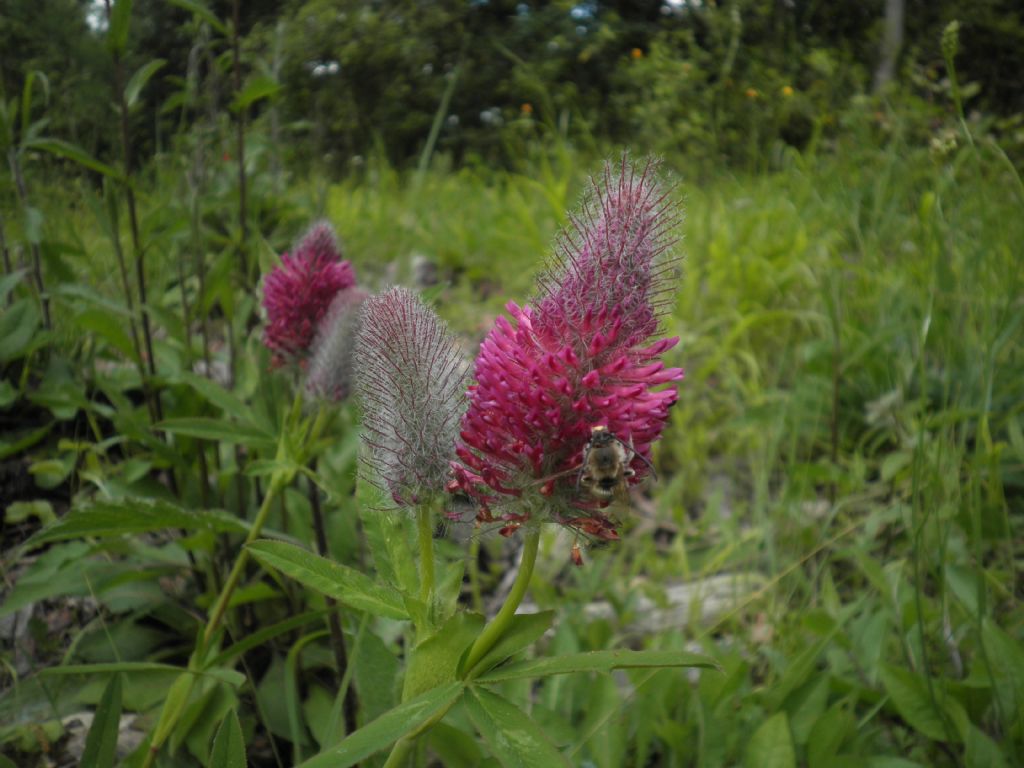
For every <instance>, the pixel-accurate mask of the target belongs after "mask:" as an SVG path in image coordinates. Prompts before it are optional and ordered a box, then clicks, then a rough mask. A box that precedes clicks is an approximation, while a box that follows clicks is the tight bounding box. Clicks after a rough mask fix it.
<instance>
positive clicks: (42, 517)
mask: <svg viewBox="0 0 1024 768" xmlns="http://www.w3.org/2000/svg"><path fill="white" fill-rule="evenodd" d="M30 517H34V518H36V519H38V520H39V522H40V523H42V524H43V525H47V524H49V523H52V522H53V521H54V520H56V519H57V515H56V513H55V512H54V511H53V505H52V504H50V502H48V501H42V500H37V501H16V502H14V503H13V504H10V505H9V506H8V507H7V509H5V510H4V520H6V521H7V523H8V525H10V524H12V523H23V522H25V521H26V520H28V519H29V518H30Z"/></svg>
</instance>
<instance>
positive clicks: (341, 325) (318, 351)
mask: <svg viewBox="0 0 1024 768" xmlns="http://www.w3.org/2000/svg"><path fill="white" fill-rule="evenodd" d="M368 297H369V294H368V293H367V292H366V291H363V290H360V289H359V288H356V287H354V286H353V287H351V288H342V289H341V290H340V291H338V293H337V295H336V296H335V297H334V300H333V301H332V302H331V306H330V307H329V308H328V310H327V314H326V315H324V319H323V320H322V321H320V326H319V328H318V329H317V333H316V337H315V338H314V339H313V344H312V346H311V347H310V356H309V370H308V372H307V374H306V391H307V392H308V393H309V394H311V395H312V396H313V397H316V398H319V399H322V400H329V401H331V402H335V403H337V402H340V401H341V400H344V399H345V398H347V397H348V396H349V394H351V392H352V380H353V370H354V368H353V357H354V355H355V347H356V338H357V337H358V334H359V328H360V325H361V324H362V313H361V310H362V307H363V302H365V301H366V299H367V298H368Z"/></svg>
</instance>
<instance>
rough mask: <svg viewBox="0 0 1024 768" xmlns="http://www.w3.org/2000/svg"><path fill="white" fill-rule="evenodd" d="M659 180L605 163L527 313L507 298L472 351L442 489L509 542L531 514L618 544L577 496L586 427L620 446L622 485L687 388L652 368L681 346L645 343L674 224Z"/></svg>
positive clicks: (661, 294)
mask: <svg viewBox="0 0 1024 768" xmlns="http://www.w3.org/2000/svg"><path fill="white" fill-rule="evenodd" d="M656 170H657V165H656V163H654V162H653V161H648V162H647V163H646V164H645V165H643V166H642V167H641V168H639V169H638V168H634V167H633V166H632V165H631V164H629V163H628V162H627V160H626V159H625V158H624V159H623V161H622V165H621V167H620V168H618V169H616V171H615V172H613V170H612V168H611V167H610V166H606V168H605V173H604V177H603V179H602V183H600V184H598V183H595V184H594V190H593V195H592V196H591V199H590V200H589V201H587V202H585V203H584V206H583V209H582V213H581V215H580V216H578V217H576V218H574V219H573V223H574V231H572V232H567V233H563V235H562V236H561V237H560V239H559V241H558V247H557V249H556V254H555V257H554V258H553V260H552V263H551V264H550V265H549V267H548V269H547V270H546V271H545V273H544V274H543V275H542V276H541V278H540V280H539V291H538V294H537V296H536V298H535V300H534V302H533V304H534V306H533V307H530V306H524V307H520V306H518V305H516V304H515V303H512V302H510V303H509V304H508V305H507V310H508V317H499V318H498V320H497V322H496V323H495V326H494V328H493V329H492V330H491V332H490V333H489V334H488V336H487V338H486V339H485V340H484V342H483V344H482V345H481V349H480V354H479V357H478V358H477V361H476V368H475V379H476V383H475V384H474V385H472V386H471V387H470V388H469V393H468V396H469V408H468V410H467V412H466V414H465V415H464V417H463V419H462V429H461V432H460V439H459V442H458V445H457V449H456V451H457V455H458V458H459V461H457V462H455V463H453V467H452V468H453V471H454V478H455V479H454V481H453V482H452V483H451V485H450V490H452V491H461V492H464V493H467V494H468V495H470V496H472V497H473V498H475V499H476V500H477V501H478V502H479V503H480V507H481V512H480V514H479V518H480V519H481V520H501V521H503V522H505V523H506V525H505V527H504V528H503V529H502V532H503V533H505V534H510V533H512V532H513V531H514V530H515V529H516V528H518V527H519V526H520V525H521V524H522V523H524V522H525V521H527V520H529V519H532V518H535V517H540V519H548V520H552V521H554V522H557V523H561V524H563V525H567V526H569V527H570V528H573V529H575V530H577V531H579V532H581V533H583V534H585V535H587V536H591V537H596V538H602V539H614V538H617V537H618V533H617V531H616V526H615V523H614V522H613V521H611V520H610V519H609V518H608V517H606V516H605V515H604V514H603V512H602V511H601V510H602V509H603V508H604V507H606V506H607V504H608V502H607V500H606V499H602V498H599V497H593V496H589V497H588V495H587V494H586V493H584V492H582V491H581V488H580V482H579V480H580V476H581V473H580V470H581V468H582V463H583V454H584V450H585V448H586V446H587V445H588V443H589V442H590V441H591V439H592V437H593V435H594V434H595V433H594V431H593V430H594V428H595V427H603V428H604V429H605V430H607V432H609V433H611V434H612V435H614V436H615V438H616V439H617V440H618V441H621V442H620V443H618V444H619V445H622V446H623V447H624V448H628V451H626V452H625V453H626V455H627V456H629V458H630V467H629V469H630V470H631V472H629V473H628V482H630V483H636V482H639V481H640V480H641V479H642V478H643V477H644V476H645V475H646V474H647V473H648V472H649V461H650V451H651V446H652V444H653V443H654V442H655V441H657V440H658V438H659V437H660V436H661V433H662V430H663V429H664V427H665V423H666V421H667V419H668V415H669V408H670V407H671V406H672V405H673V404H674V403H675V401H676V398H677V393H676V390H675V386H674V382H676V381H678V380H680V379H682V378H683V371H682V370H681V369H679V368H668V367H666V366H665V364H664V363H663V362H662V360H661V359H660V358H661V355H662V354H663V353H664V352H666V351H667V350H668V349H670V348H672V347H673V346H675V344H676V343H678V338H671V339H657V340H654V339H652V337H653V336H654V335H655V333H656V332H657V328H658V321H659V317H660V315H661V314H662V313H663V311H664V309H665V307H666V304H667V301H666V300H667V297H668V296H669V295H670V293H671V290H672V286H671V284H670V282H669V280H668V277H669V275H671V274H672V271H673V265H672V263H671V260H670V259H667V258H666V253H667V250H668V249H669V247H670V246H671V245H672V244H673V243H674V241H673V239H672V238H671V232H672V229H673V227H674V226H675V224H676V223H677V220H678V214H677V212H676V209H675V208H674V206H673V203H672V201H671V199H670V197H669V194H668V192H667V191H666V190H665V189H664V188H663V187H662V186H661V184H660V183H659V182H658V180H657V179H656ZM630 454H631V455H630Z"/></svg>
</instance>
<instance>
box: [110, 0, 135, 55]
mask: <svg viewBox="0 0 1024 768" xmlns="http://www.w3.org/2000/svg"><path fill="white" fill-rule="evenodd" d="M131 19H132V2H131V0H114V7H113V8H111V10H110V27H109V28H108V30H107V46H108V47H109V48H110V50H111V52H113V53H114V54H117V55H120V54H122V53H124V50H125V48H127V47H128V29H129V27H130V26H131Z"/></svg>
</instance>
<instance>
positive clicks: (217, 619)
mask: <svg viewBox="0 0 1024 768" xmlns="http://www.w3.org/2000/svg"><path fill="white" fill-rule="evenodd" d="M285 485H287V482H286V480H285V477H284V476H283V475H281V474H278V473H275V474H274V475H273V476H272V477H271V479H270V487H269V488H268V489H267V495H266V496H264V497H263V505H262V506H261V507H260V511H259V512H257V513H256V519H255V520H253V522H252V527H251V528H250V529H249V535H248V536H246V537H245V542H244V543H243V544H242V549H241V551H240V552H239V553H238V557H237V558H236V559H235V564H234V566H233V567H232V568H231V573H229V574H228V579H227V581H226V582H224V586H223V587H222V588H221V590H220V595H219V596H218V597H217V602H216V603H215V604H214V607H213V611H212V612H211V613H210V618H209V620H208V621H207V622H206V629H205V630H203V645H204V646H206V645H209V643H210V639H211V638H212V637H213V635H214V633H215V632H216V631H217V628H218V627H219V626H220V623H221V621H222V620H223V618H224V613H225V612H226V611H227V608H228V602H229V601H230V600H231V595H232V593H234V591H235V587H237V586H238V582H239V580H240V579H241V578H242V572H243V571H244V570H245V564H246V562H248V559H249V550H247V549H246V548H245V547H246V546H247V545H249V544H252V542H254V541H255V540H256V539H257V538H258V537H259V535H260V532H261V531H262V530H263V525H264V524H265V523H266V522H267V516H268V515H269V514H270V509H271V507H272V506H273V504H274V499H275V498H277V495H278V494H279V493H280V492H281V490H282V489H283V488H284V487H285Z"/></svg>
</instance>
